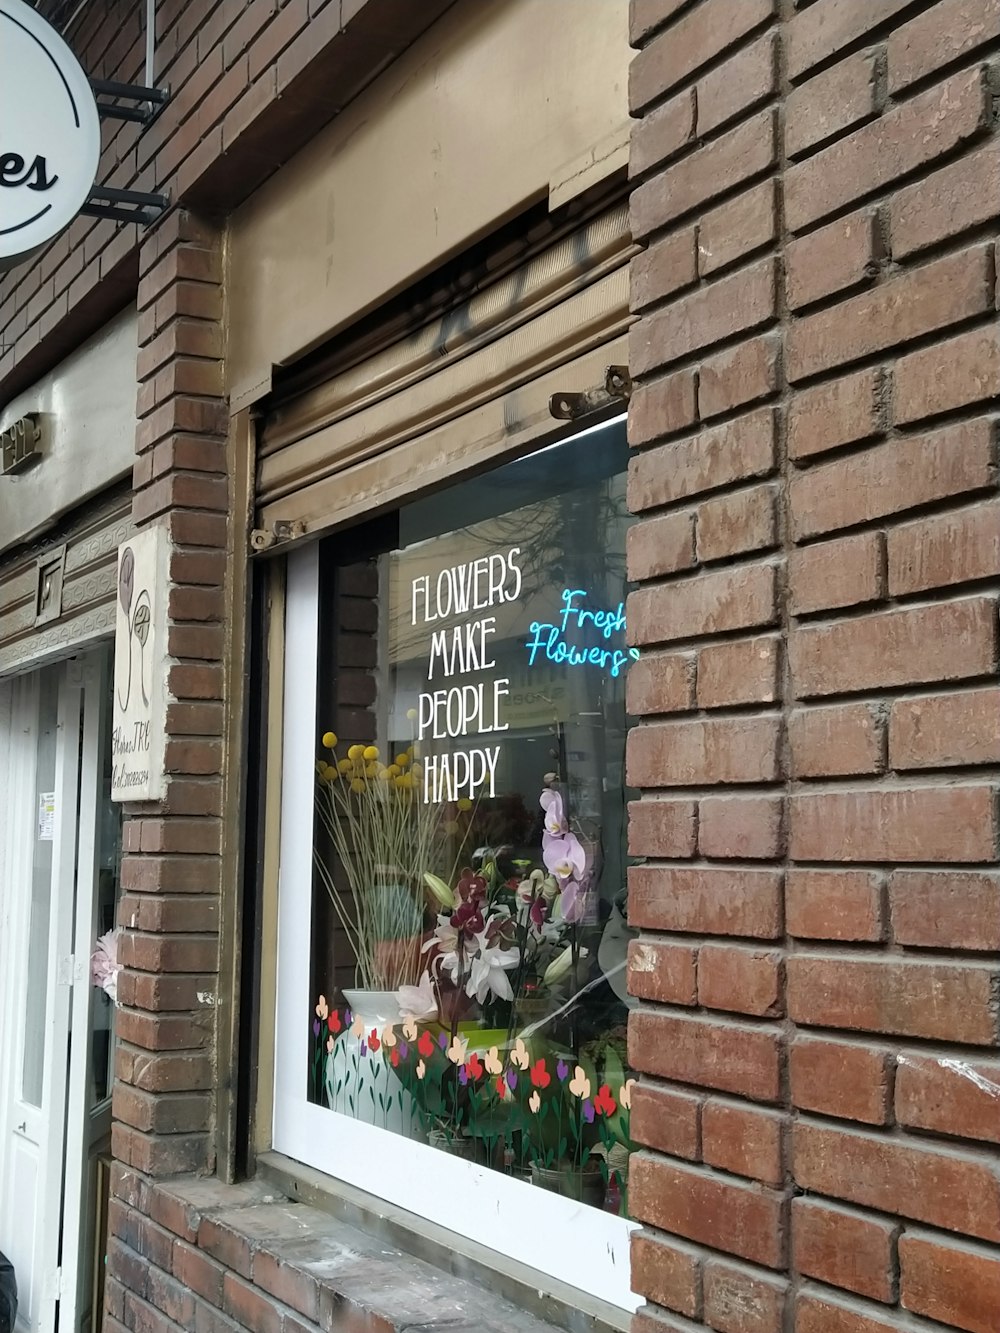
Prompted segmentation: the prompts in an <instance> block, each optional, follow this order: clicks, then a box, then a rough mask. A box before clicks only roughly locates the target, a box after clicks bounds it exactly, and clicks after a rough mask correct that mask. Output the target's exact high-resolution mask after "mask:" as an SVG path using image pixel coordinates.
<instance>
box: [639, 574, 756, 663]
mask: <svg viewBox="0 0 1000 1333" xmlns="http://www.w3.org/2000/svg"><path fill="white" fill-rule="evenodd" d="M627 618H628V630H627V633H628V641H629V643H630V644H638V645H639V646H642V645H645V644H654V643H670V642H672V641H674V640H678V639H692V638H697V637H700V636H702V635H709V634H721V633H724V632H726V631H728V630H738V629H754V628H756V627H757V626H758V625H770V624H773V623H774V621H775V620H776V618H777V606H776V587H775V570H774V567H773V565H745V566H741V567H738V568H723V569H718V570H713V571H712V572H711V573H708V574H702V575H700V576H699V577H698V578H696V579H689V580H687V581H685V582H683V583H671V584H665V585H663V586H657V587H647V588H640V589H639V590H638V591H637V592H633V593H630V594H629V598H628V604H627Z"/></svg>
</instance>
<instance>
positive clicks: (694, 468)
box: [628, 407, 775, 510]
mask: <svg viewBox="0 0 1000 1333" xmlns="http://www.w3.org/2000/svg"><path fill="white" fill-rule="evenodd" d="M774 448H775V415H774V409H773V408H770V407H761V408H757V409H756V411H753V412H749V413H747V414H746V415H745V416H741V417H736V418H735V419H734V420H733V421H727V422H725V423H723V424H722V425H720V426H713V427H711V428H710V429H707V430H702V431H701V432H699V434H698V435H695V436H692V437H690V438H689V439H684V440H678V441H677V442H676V443H674V444H668V445H664V446H663V447H662V448H659V449H651V450H649V451H648V452H646V453H642V454H639V455H638V456H637V457H635V458H633V459H632V460H631V462H630V463H629V478H628V502H629V508H630V509H632V510H642V509H651V508H653V507H654V506H656V505H665V504H670V503H672V502H673V501H675V500H683V499H686V498H687V497H688V496H691V495H699V494H701V493H702V492H703V491H714V490H717V489H718V488H719V487H720V486H728V485H730V484H731V483H732V482H734V481H743V480H749V479H750V478H751V477H761V476H764V475H766V474H767V473H768V472H770V471H771V470H772V469H773V467H774V462H775V455H774Z"/></svg>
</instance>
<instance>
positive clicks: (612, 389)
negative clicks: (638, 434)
mask: <svg viewBox="0 0 1000 1333" xmlns="http://www.w3.org/2000/svg"><path fill="white" fill-rule="evenodd" d="M631 396H632V377H631V375H630V374H629V373H628V367H627V366H608V368H607V370H606V371H605V372H604V383H603V384H602V385H601V387H600V388H599V389H585V390H584V392H583V393H554V394H553V395H552V397H551V398H550V399H549V414H550V415H551V416H554V417H555V418H556V420H558V421H579V420H580V419H581V417H589V416H591V415H592V414H593V413H594V412H603V411H605V410H606V409H607V408H609V407H612V406H613V405H614V404H615V403H616V402H625V403H627V402H628V400H629V398H630V397H631Z"/></svg>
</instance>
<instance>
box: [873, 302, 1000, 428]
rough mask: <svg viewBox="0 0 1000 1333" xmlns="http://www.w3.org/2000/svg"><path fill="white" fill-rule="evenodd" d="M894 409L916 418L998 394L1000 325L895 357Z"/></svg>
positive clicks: (900, 416)
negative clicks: (896, 359)
mask: <svg viewBox="0 0 1000 1333" xmlns="http://www.w3.org/2000/svg"><path fill="white" fill-rule="evenodd" d="M892 383H893V393H892V401H893V414H894V416H895V419H896V421H898V422H910V421H920V420H922V419H923V418H924V417H932V416H936V415H937V414H938V413H939V412H950V411H952V410H953V409H954V408H956V407H966V406H967V405H968V404H970V403H977V402H980V401H981V400H982V399H984V398H995V397H996V396H997V395H998V394H1000V330H997V329H996V328H995V327H994V326H992V325H990V326H987V327H986V328H979V329H972V330H971V331H970V332H969V333H960V334H959V335H958V337H957V338H949V339H948V341H947V342H942V343H935V344H934V346H933V347H923V348H921V349H920V350H919V351H917V352H911V353H910V354H909V355H908V356H903V357H900V358H899V360H898V361H897V362H896V364H895V366H894V368H893V378H892Z"/></svg>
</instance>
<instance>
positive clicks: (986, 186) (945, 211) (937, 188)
mask: <svg viewBox="0 0 1000 1333" xmlns="http://www.w3.org/2000/svg"><path fill="white" fill-rule="evenodd" d="M998 213H1000V144H998V143H997V142H995V141H992V142H990V143H989V144H988V145H987V146H986V147H984V148H981V149H979V150H978V151H977V152H975V153H969V154H967V155H966V156H965V157H961V158H959V159H958V161H957V162H952V163H950V164H949V165H948V166H946V167H942V168H941V169H940V170H939V171H935V172H934V173H933V174H932V175H930V176H925V177H923V178H922V179H920V180H918V181H917V182H916V184H914V185H910V186H908V187H907V188H906V189H905V190H899V191H897V192H896V193H895V194H894V195H893V196H892V197H891V199H890V200H889V235H890V239H891V248H892V253H893V254H894V255H895V257H896V258H897V259H903V258H905V257H906V256H907V255H911V254H914V253H916V252H917V251H918V250H924V249H926V248H927V247H928V246H930V245H936V244H937V243H938V242H939V241H943V240H948V239H950V238H951V237H953V236H958V235H960V234H961V233H962V232H963V231H968V230H969V229H970V228H971V227H978V226H980V225H981V224H982V223H987V222H992V221H993V220H994V219H995V218H996V216H997V214H998Z"/></svg>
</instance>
